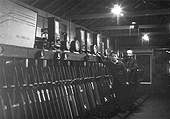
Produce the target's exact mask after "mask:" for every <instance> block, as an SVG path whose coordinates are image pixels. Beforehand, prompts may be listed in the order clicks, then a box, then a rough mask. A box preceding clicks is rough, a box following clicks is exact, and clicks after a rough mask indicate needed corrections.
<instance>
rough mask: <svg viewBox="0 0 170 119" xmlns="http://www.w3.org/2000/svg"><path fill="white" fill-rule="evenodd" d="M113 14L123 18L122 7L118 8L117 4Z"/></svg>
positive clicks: (112, 10)
mask: <svg viewBox="0 0 170 119" xmlns="http://www.w3.org/2000/svg"><path fill="white" fill-rule="evenodd" d="M111 12H112V13H114V14H116V15H121V16H123V13H122V8H121V7H120V6H118V5H117V4H116V5H114V8H112V9H111Z"/></svg>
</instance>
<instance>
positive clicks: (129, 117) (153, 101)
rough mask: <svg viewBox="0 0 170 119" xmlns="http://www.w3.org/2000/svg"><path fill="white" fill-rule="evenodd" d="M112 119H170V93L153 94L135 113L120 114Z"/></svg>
mask: <svg viewBox="0 0 170 119" xmlns="http://www.w3.org/2000/svg"><path fill="white" fill-rule="evenodd" d="M141 101H142V100H141ZM112 119H170V92H169V91H168V92H166V93H165V92H162V93H159V94H152V95H150V96H149V97H147V98H146V100H144V101H143V102H142V103H141V105H139V106H138V107H137V109H136V110H134V111H133V112H130V111H127V113H125V114H121V113H120V114H118V115H117V116H115V117H113V118H112Z"/></svg>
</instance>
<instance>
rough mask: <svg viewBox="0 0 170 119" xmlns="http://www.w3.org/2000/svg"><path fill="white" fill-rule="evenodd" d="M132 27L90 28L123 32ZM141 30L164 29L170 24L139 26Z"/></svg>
mask: <svg viewBox="0 0 170 119" xmlns="http://www.w3.org/2000/svg"><path fill="white" fill-rule="evenodd" d="M130 26H131V25H124V26H105V27H94V28H90V29H92V30H122V29H129V28H130ZM138 26H139V29H144V28H162V27H167V28H168V27H169V25H168V24H152V25H150V24H149V25H138Z"/></svg>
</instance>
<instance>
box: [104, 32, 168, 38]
mask: <svg viewBox="0 0 170 119" xmlns="http://www.w3.org/2000/svg"><path fill="white" fill-rule="evenodd" d="M145 33H146V32H140V33H139V34H138V33H132V34H129V32H128V31H127V32H124V33H114V32H112V31H110V32H109V33H108V34H107V37H120V36H141V35H142V34H145ZM147 34H149V35H151V36H152V35H167V34H170V33H169V32H167V31H165V32H164V31H158V32H147ZM103 35H105V34H103Z"/></svg>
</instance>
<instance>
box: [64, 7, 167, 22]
mask: <svg viewBox="0 0 170 119" xmlns="http://www.w3.org/2000/svg"><path fill="white" fill-rule="evenodd" d="M168 14H170V9H156V10H142V11H134V12H126V13H124V16H123V17H140V16H155V15H168ZM112 17H114V15H113V14H112V13H94V14H80V15H67V16H65V18H66V19H68V20H73V19H96V18H112Z"/></svg>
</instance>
